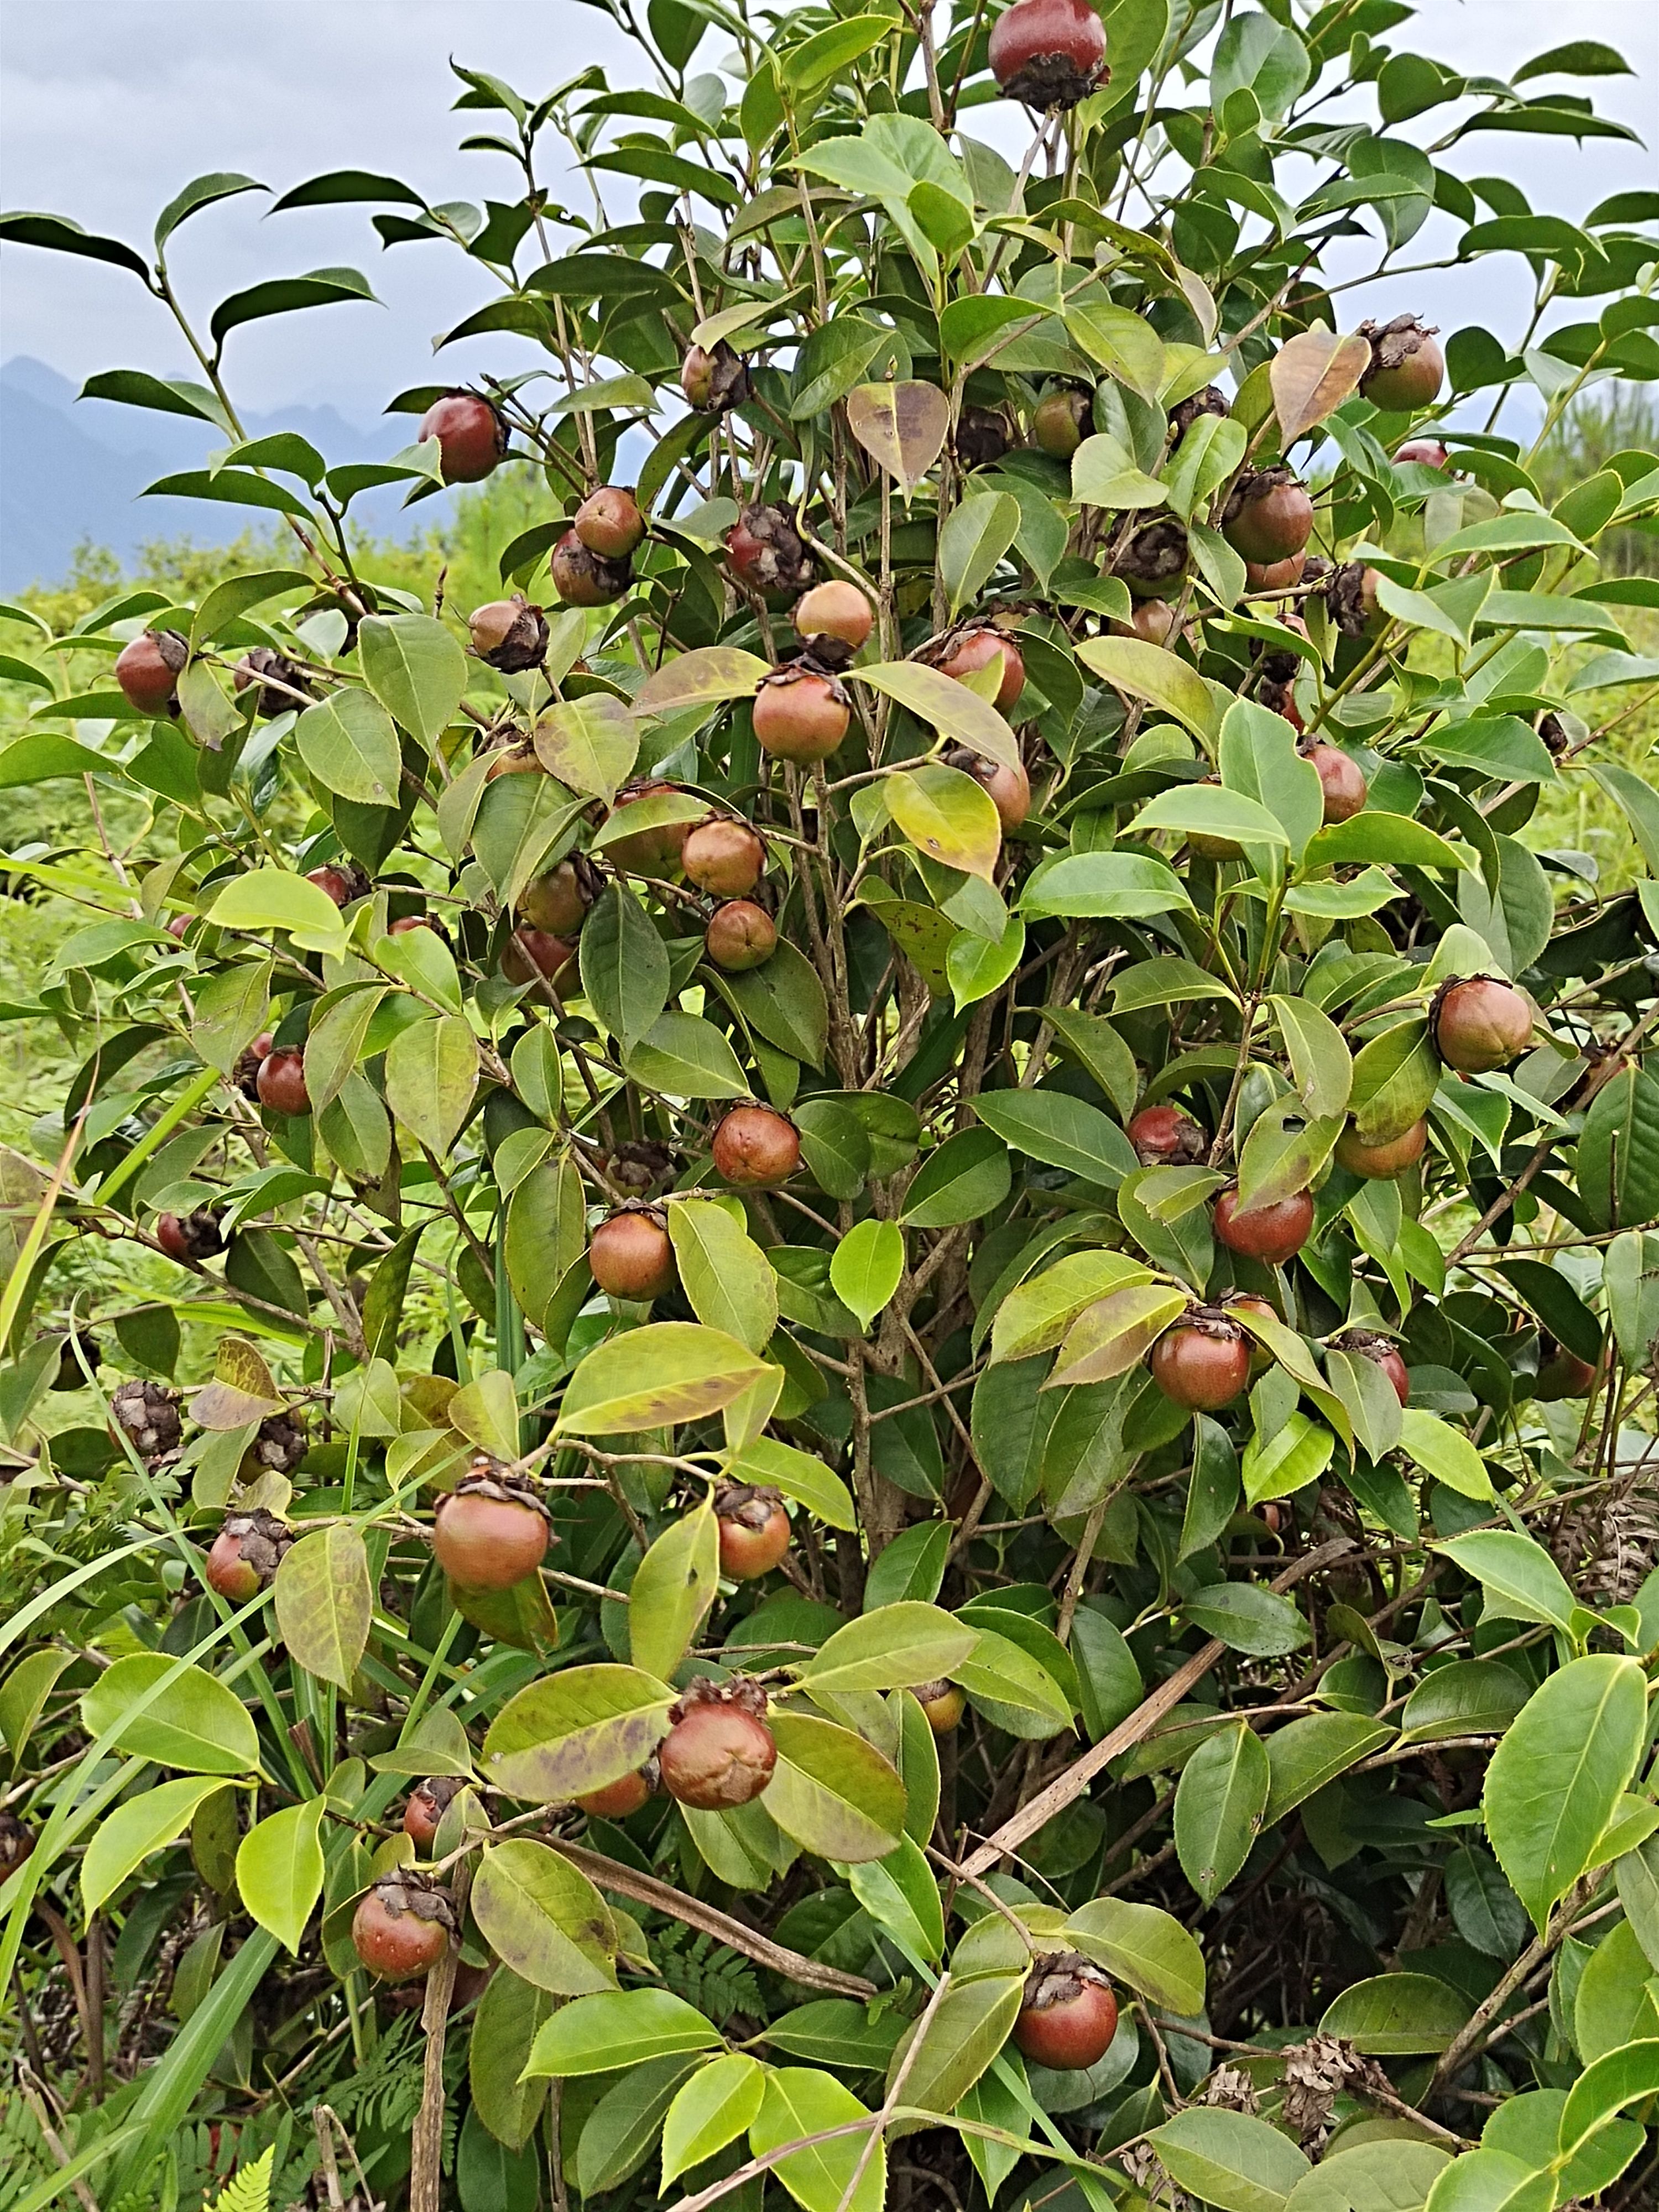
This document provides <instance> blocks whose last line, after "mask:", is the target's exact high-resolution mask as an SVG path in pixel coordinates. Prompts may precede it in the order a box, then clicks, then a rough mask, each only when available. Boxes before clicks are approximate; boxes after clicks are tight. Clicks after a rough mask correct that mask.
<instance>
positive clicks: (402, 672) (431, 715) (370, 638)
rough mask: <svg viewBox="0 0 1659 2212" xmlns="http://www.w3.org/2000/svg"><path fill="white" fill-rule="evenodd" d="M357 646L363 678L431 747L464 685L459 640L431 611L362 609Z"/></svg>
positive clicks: (413, 733)
mask: <svg viewBox="0 0 1659 2212" xmlns="http://www.w3.org/2000/svg"><path fill="white" fill-rule="evenodd" d="M357 651H358V653H359V656H360V657H361V660H362V671H363V681H364V683H365V684H368V688H369V690H371V691H372V692H373V693H374V696H375V697H376V698H377V699H378V700H379V701H380V704H381V706H382V707H384V708H385V709H386V713H387V714H390V715H391V716H392V720H394V721H395V722H399V723H401V724H402V726H403V727H404V729H406V730H407V731H408V732H409V734H410V737H412V738H418V739H419V740H420V742H421V744H422V745H424V746H425V748H426V750H428V752H431V751H432V750H434V749H435V746H436V744H437V742H438V740H439V738H441V736H442V735H443V733H444V731H445V730H446V729H447V727H448V726H449V722H450V720H451V717H452V716H453V714H454V712H455V709H456V708H458V707H459V705H460V703H461V694H462V692H463V691H465V689H466V675H467V666H466V655H465V653H464V652H463V651H462V650H461V647H460V645H459V642H458V641H457V640H456V639H455V638H453V636H452V635H450V633H449V631H448V630H447V629H445V628H444V626H443V624H442V623H441V622H438V621H436V620H435V618H434V617H432V616H431V615H368V616H366V617H364V619H363V621H362V623H360V624H359V626H358V630H357ZM302 750H303V748H302ZM346 796H347V797H348V798H351V797H355V796H356V793H347V794H346ZM383 803H385V802H383Z"/></svg>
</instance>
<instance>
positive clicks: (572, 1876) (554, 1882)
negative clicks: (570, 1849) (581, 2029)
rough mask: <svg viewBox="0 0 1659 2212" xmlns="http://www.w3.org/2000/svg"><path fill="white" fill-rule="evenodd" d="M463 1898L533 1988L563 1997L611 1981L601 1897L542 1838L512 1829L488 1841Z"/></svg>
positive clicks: (499, 1952) (607, 1921)
mask: <svg viewBox="0 0 1659 2212" xmlns="http://www.w3.org/2000/svg"><path fill="white" fill-rule="evenodd" d="M469 1901H470V1904H471V1911H472V1917H473V1918H474V1919H475V1920H476V1921H477V1923H478V1932H479V1934H480V1935H481V1936H483V1939H484V1941H485V1942H486V1943H488V1944H489V1948H490V1949H491V1950H492V1951H494V1952H495V1955H496V1957H497V1958H499V1959H500V1960H501V1961H502V1963H503V1964H504V1965H505V1966H508V1967H510V1968H511V1969H512V1971H513V1972H514V1973H515V1974H517V1975H519V1976H520V1978H521V1979H523V1980H524V1981H526V1982H529V1983H530V1984H532V1986H533V1987H534V1988H536V1989H538V1990H549V1991H550V1993H551V1994H552V1995H553V1996H566V1997H581V1996H589V1995H591V1994H592V1993H593V1992H594V1991H596V1990H613V1989H615V1987H616V1985H617V1978H616V1973H615V1971H614V1970H613V1968H612V1966H611V1951H612V1949H613V1948H614V1939H613V1937H612V1934H611V1915H610V1913H609V1912H608V1911H606V1909H605V1899H603V1898H602V1897H601V1896H600V1895H599V1891H598V1890H597V1889H595V1888H594V1887H593V1885H592V1882H591V1881H589V1880H588V1879H587V1876H586V1875H585V1874H580V1873H579V1872H578V1871H577V1869H575V1868H574V1866H572V1865H571V1863H570V1862H569V1860H568V1859H565V1858H562V1857H560V1856H559V1854H558V1852H557V1851H555V1850H549V1849H548V1848H547V1846H546V1844H538V1843H532V1841H531V1840H530V1839H529V1838H528V1837H523V1836H514V1837H513V1838H509V1840H508V1841H507V1842H506V1843H501V1844H490V1845H489V1847H488V1848H487V1849H486V1850H485V1851H484V1853H483V1857H482V1859H481V1860H480V1861H479V1863H478V1870H477V1875H475V1876H474V1879H473V1883H472V1890H471V1899H470V1900H469Z"/></svg>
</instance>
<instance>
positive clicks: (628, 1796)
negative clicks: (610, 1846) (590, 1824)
mask: <svg viewBox="0 0 1659 2212" xmlns="http://www.w3.org/2000/svg"><path fill="white" fill-rule="evenodd" d="M657 1784H658V1771H657V1762H656V1760H655V1759H648V1760H647V1762H646V1764H645V1765H643V1766H640V1767H635V1770H634V1771H633V1773H632V1774H624V1775H623V1778H622V1779H621V1781H620V1782H607V1783H606V1784H605V1787H604V1788H603V1789H602V1790H588V1791H587V1793H586V1796H581V1797H577V1798H574V1799H573V1800H572V1802H573V1803H574V1804H575V1805H576V1806H578V1807H579V1808H580V1809H581V1811H582V1812H584V1813H586V1814H588V1815H589V1816H590V1817H591V1818H592V1819H593V1820H626V1819H627V1818H628V1816H629V1814H630V1813H637V1812H638V1811H639V1809H640V1808H641V1805H648V1804H649V1803H650V1802H651V1800H652V1799H653V1797H654V1796H656V1794H657Z"/></svg>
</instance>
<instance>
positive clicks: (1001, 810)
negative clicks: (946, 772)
mask: <svg viewBox="0 0 1659 2212" xmlns="http://www.w3.org/2000/svg"><path fill="white" fill-rule="evenodd" d="M945 761H946V763H947V764H948V765H949V766H950V767H951V768H956V769H961V770H962V772H963V775H971V776H972V777H973V779H974V781H975V783H976V784H978V785H980V786H981V788H982V789H983V790H984V791H985V792H986V793H988V795H989V798H990V801H991V804H992V805H993V806H994V807H995V809H996V811H997V820H998V821H999V822H1000V823H1001V824H1002V828H1003V832H1004V834H1005V835H1006V834H1007V833H1008V832H1010V831H1011V830H1014V829H1018V828H1019V826H1020V824H1021V823H1023V822H1024V819H1025V817H1026V816H1027V815H1028V814H1029V813H1030V811H1031V779H1030V775H1028V774H1027V773H1026V769H1025V763H1024V761H1015V762H1014V763H1012V765H1010V763H1008V762H1006V761H994V760H986V759H985V758H984V757H983V756H982V755H981V754H979V753H976V752H973V751H971V750H969V747H968V746H966V745H952V746H951V750H949V751H948V752H947V753H946V754H945Z"/></svg>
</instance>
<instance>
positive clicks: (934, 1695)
mask: <svg viewBox="0 0 1659 2212" xmlns="http://www.w3.org/2000/svg"><path fill="white" fill-rule="evenodd" d="M912 1694H913V1695H914V1696H915V1700H916V1703H917V1704H918V1705H920V1706H921V1710H922V1713H923V1716H924V1717H925V1718H926V1720H927V1725H928V1727H929V1728H930V1729H932V1730H933V1734H934V1735H950V1734H951V1730H952V1729H955V1728H956V1727H957V1725H958V1723H960V1721H961V1719H962V1716H963V1713H964V1712H965V1711H967V1709H968V1700H967V1699H966V1697H965V1696H964V1695H963V1692H961V1691H960V1690H959V1689H958V1688H957V1686H956V1684H955V1683H954V1682H947V1681H945V1680H939V1681H937V1682H918V1683H917V1685H916V1686H915V1691H914V1692H913V1693H912Z"/></svg>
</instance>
